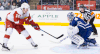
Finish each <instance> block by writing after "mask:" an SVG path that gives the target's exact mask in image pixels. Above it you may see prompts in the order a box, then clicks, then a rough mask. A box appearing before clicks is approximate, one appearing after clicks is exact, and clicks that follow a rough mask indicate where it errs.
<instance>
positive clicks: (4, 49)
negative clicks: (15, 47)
mask: <svg viewBox="0 0 100 54" xmlns="http://www.w3.org/2000/svg"><path fill="white" fill-rule="evenodd" d="M1 50H2V51H10V50H8V49H6V48H2V49H1Z"/></svg>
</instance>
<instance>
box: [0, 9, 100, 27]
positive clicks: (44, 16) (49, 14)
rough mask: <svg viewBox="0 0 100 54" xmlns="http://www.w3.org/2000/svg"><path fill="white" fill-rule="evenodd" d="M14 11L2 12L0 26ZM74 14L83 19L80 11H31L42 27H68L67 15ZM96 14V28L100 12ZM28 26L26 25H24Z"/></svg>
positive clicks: (99, 20) (99, 25) (99, 23)
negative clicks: (8, 14)
mask: <svg viewBox="0 0 100 54" xmlns="http://www.w3.org/2000/svg"><path fill="white" fill-rule="evenodd" d="M11 11H12V10H10V11H9V10H6V11H0V17H1V18H2V21H0V25H4V21H5V18H6V15H7V13H9V12H11ZM69 12H74V14H75V15H76V16H78V17H80V18H83V16H82V14H81V13H80V12H79V11H44V10H31V11H30V15H31V17H32V18H33V20H34V21H35V22H36V23H38V24H39V25H40V26H68V25H69V22H68V20H67V14H68V13H69ZM93 12H94V13H95V20H94V24H95V26H96V27H100V13H99V12H100V11H93ZM24 25H26V24H24Z"/></svg>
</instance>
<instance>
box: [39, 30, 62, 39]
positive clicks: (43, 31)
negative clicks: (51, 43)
mask: <svg viewBox="0 0 100 54" xmlns="http://www.w3.org/2000/svg"><path fill="white" fill-rule="evenodd" d="M40 30H41V31H43V32H45V33H46V34H48V35H50V36H52V37H54V38H56V39H59V38H61V37H63V36H64V34H62V35H60V36H59V37H55V36H53V35H51V34H49V33H48V32H46V31H44V30H42V29H40Z"/></svg>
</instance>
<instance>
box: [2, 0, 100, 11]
mask: <svg viewBox="0 0 100 54" xmlns="http://www.w3.org/2000/svg"><path fill="white" fill-rule="evenodd" d="M83 1H84V2H83ZM23 2H26V3H29V5H30V8H31V10H49V9H50V10H54V9H55V10H78V5H80V4H84V5H85V6H87V7H88V8H89V9H90V10H100V3H99V2H100V0H0V10H13V9H15V8H18V7H20V6H21V4H22V3H23ZM82 2H83V3H82ZM85 3H86V4H85ZM87 3H88V4H87ZM89 6H90V7H89Z"/></svg>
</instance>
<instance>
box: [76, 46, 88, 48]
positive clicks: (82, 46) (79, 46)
mask: <svg viewBox="0 0 100 54" xmlns="http://www.w3.org/2000/svg"><path fill="white" fill-rule="evenodd" d="M77 49H89V48H88V47H87V46H84V47H83V46H78V47H77Z"/></svg>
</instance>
